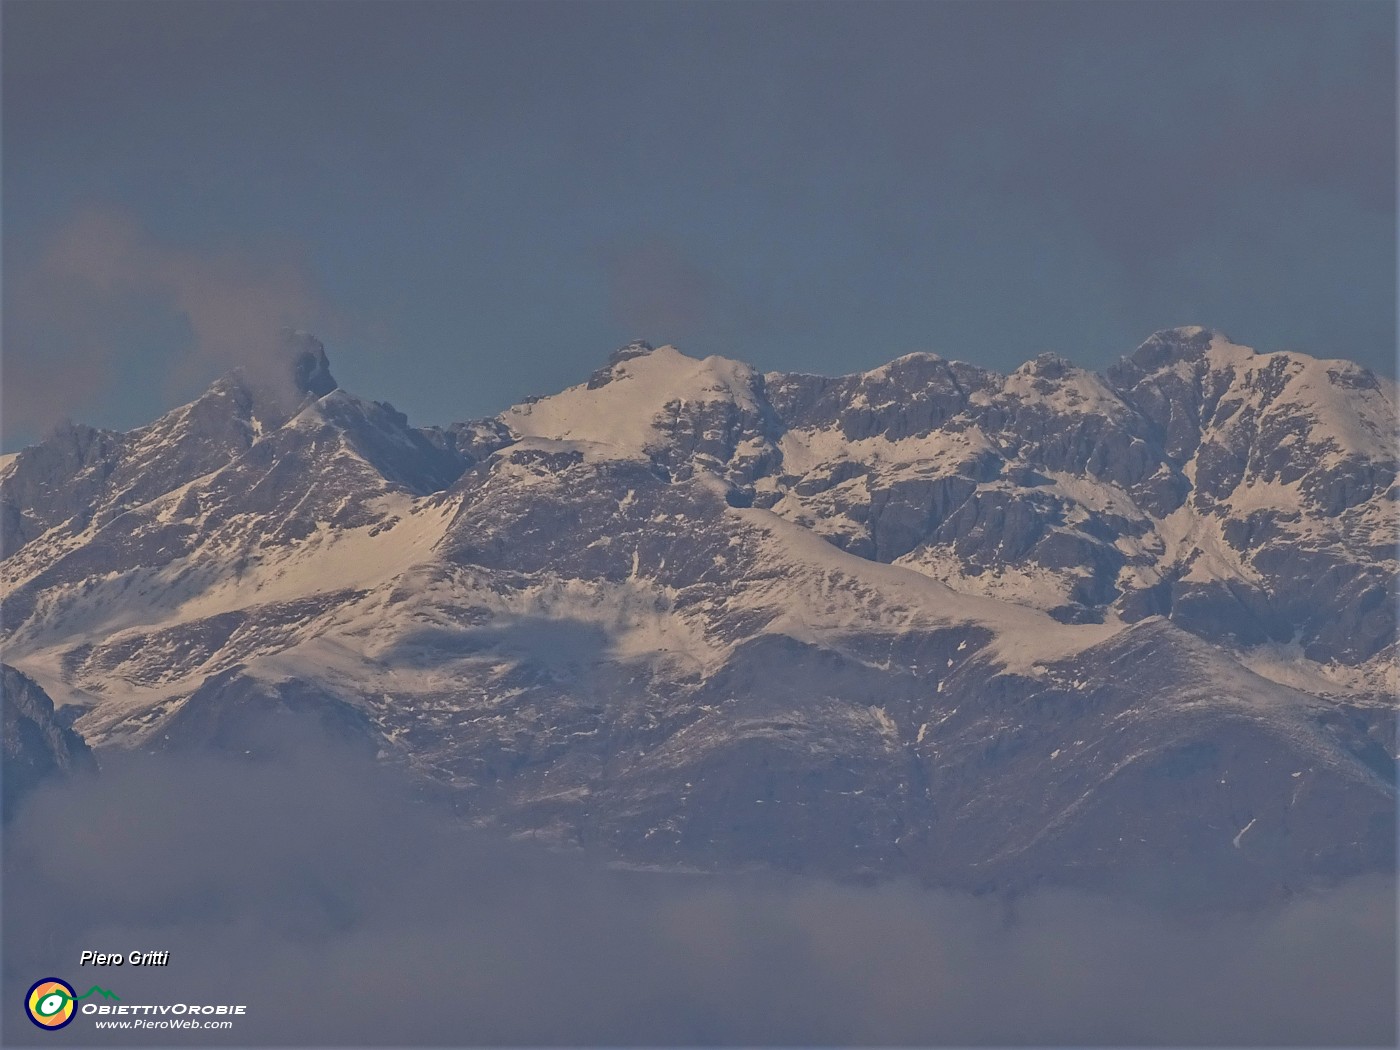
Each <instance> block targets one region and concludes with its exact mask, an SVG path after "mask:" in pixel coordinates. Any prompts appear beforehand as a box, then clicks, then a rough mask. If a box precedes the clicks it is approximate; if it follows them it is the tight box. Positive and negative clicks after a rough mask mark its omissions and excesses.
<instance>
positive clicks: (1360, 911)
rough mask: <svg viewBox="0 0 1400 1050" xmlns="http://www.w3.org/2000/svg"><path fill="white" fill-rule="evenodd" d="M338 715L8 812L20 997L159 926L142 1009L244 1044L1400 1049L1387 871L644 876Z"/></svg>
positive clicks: (12, 983)
mask: <svg viewBox="0 0 1400 1050" xmlns="http://www.w3.org/2000/svg"><path fill="white" fill-rule="evenodd" d="M284 728H285V727H284ZM314 736H315V734H314V733H308V735H307V736H306V738H304V739H303V738H301V737H298V736H296V734H295V733H293V734H292V735H291V736H290V737H289V736H287V734H285V733H283V734H281V736H280V738H279V739H280V741H281V744H282V746H283V747H284V749H285V752H284V757H283V758H282V759H277V760H272V761H266V762H262V763H258V764H253V763H237V762H234V761H232V760H229V759H217V758H211V757H210V756H207V755H200V756H192V757H190V758H188V759H180V758H173V757H165V758H161V757H158V756H155V757H153V756H149V755H144V756H140V758H139V760H135V761H130V762H128V763H127V764H125V765H124V766H121V765H114V767H113V768H109V769H107V770H106V771H105V772H104V774H103V776H102V778H101V779H100V780H95V781H91V782H82V781H77V782H73V783H70V784H67V785H65V786H59V787H53V788H49V789H43V790H41V791H40V792H39V793H38V794H36V795H34V796H32V797H31V799H30V800H29V803H28V804H27V805H26V806H25V807H24V808H23V809H22V810H21V811H20V813H19V815H18V817H17V819H16V821H15V822H14V823H13V824H12V825H11V826H10V828H9V829H7V833H6V841H5V847H6V849H5V856H6V879H5V883H6V884H5V889H6V893H5V899H4V907H5V913H4V918H5V946H6V955H5V982H6V988H5V994H6V995H8V996H10V997H11V1001H13V998H14V997H15V996H17V995H20V994H22V993H23V990H24V988H25V987H27V983H26V982H30V983H32V981H33V980H34V979H35V978H36V977H38V976H43V975H45V974H49V973H57V974H59V975H60V976H62V975H64V974H65V973H67V974H69V975H70V977H71V976H73V974H72V971H73V970H74V968H75V967H76V962H77V958H78V953H79V951H81V950H82V949H84V948H94V949H96V950H114V951H115V950H123V951H125V950H130V949H131V948H134V947H140V948H143V949H153V950H154V949H159V950H168V951H170V952H171V965H170V966H169V967H168V968H165V969H162V970H159V971H157V970H144V969H135V968H132V967H125V968H124V969H123V970H122V972H121V974H120V975H119V976H120V978H121V981H120V983H118V982H117V980H116V976H113V977H112V979H111V982H110V983H111V984H112V986H113V988H114V989H115V990H116V991H117V992H118V993H119V994H120V995H121V996H122V997H123V1001H126V1002H166V1001H174V1000H179V999H190V1000H191V1001H193V1000H194V998H195V997H204V998H210V1000H211V1001H216V1002H227V1001H238V1002H245V1003H247V1004H248V1007H249V1012H248V1015H247V1016H246V1017H245V1018H241V1019H240V1020H239V1022H238V1024H237V1025H236V1026H235V1030H233V1031H230V1032H228V1033H226V1036H225V1038H224V1042H226V1043H232V1044H236V1045H258V1044H261V1045H267V1044H273V1045H351V1044H357V1045H364V1044H385V1045H425V1044H431V1045H457V1046H462V1045H507V1044H517V1045H518V1044H532V1045H581V1044H584V1045H638V1044H647V1045H681V1044H686V1045H695V1044H700V1045H719V1044H726V1045H732V1044H746V1045H753V1044H760V1045H764V1044H766V1045H776V1044H802V1045H831V1044H841V1045H846V1044H855V1045H877V1044H884V1045H933V1044H943V1045H974V1044H993V1045H1024V1044H1036V1045H1090V1044H1096V1045H1117V1046H1127V1045H1140V1044H1145V1043H1153V1044H1158V1045H1161V1044H1166V1045H1172V1044H1176V1045H1314V1046H1321V1045H1346V1044H1350V1045H1370V1044H1374V1045H1393V1040H1394V1036H1395V1027H1394V1025H1395V1011H1394V1006H1395V997H1394V996H1395V953H1394V949H1395V932H1394V920H1395V900H1394V894H1393V883H1391V882H1389V881H1387V880H1382V879H1377V880H1376V881H1374V882H1358V883H1353V884H1350V885H1347V886H1343V887H1340V888H1338V889H1337V890H1335V891H1334V892H1331V893H1328V894H1322V895H1319V896H1316V897H1306V896H1305V897H1300V898H1298V899H1297V900H1295V901H1294V902H1292V903H1290V904H1288V905H1285V906H1281V907H1277V908H1273V909H1269V910H1264V911H1259V912H1257V913H1251V914H1235V915H1227V916H1215V917H1212V918H1210V919H1209V920H1206V919H1202V918H1200V917H1199V916H1197V917H1193V916H1189V915H1188V916H1182V915H1171V914H1164V913H1163V912H1161V911H1158V910H1153V909H1150V908H1146V907H1142V906H1138V905H1135V904H1132V903H1129V902H1125V901H1122V900H1113V899H1108V898H1103V897H1093V896H1086V895H1081V894H1075V893H1068V892H1049V891H1047V892H1043V893H1039V894H1036V895H1034V896H1031V897H1027V898H1022V899H1020V900H1018V901H1015V902H1014V903H1011V904H1008V903H1007V902H1004V901H998V900H995V899H992V898H973V897H968V896H965V895H961V894H953V893H941V892H930V891H926V890H923V889H920V888H918V887H915V886H910V885H885V886H880V887H874V888H869V887H864V888H863V887H854V886H843V885H835V884H831V883H828V882H823V881H819V880H815V879H796V878H759V877H747V878H740V877H732V876H731V877H702V876H679V875H677V876H658V875H644V874H639V873H619V872H613V871H607V870H603V869H601V868H599V867H598V866H596V865H595V864H593V863H590V862H589V861H587V860H585V859H584V858H582V857H580V856H579V855H577V854H568V853H545V852H534V851H530V850H525V849H514V848H509V847H508V846H506V845H505V844H504V843H501V842H498V841H495V840H492V839H488V838H485V837H483V836H481V835H478V834H471V833H468V832H466V831H465V830H463V829H462V828H461V827H460V826H459V825H457V824H456V823H455V821H453V820H451V819H449V818H448V817H446V816H445V815H444V814H443V813H442V812H440V811H439V810H437V809H436V808H435V807H433V806H432V805H429V804H426V803H424V802H422V801H421V800H420V801H414V793H413V791H412V790H411V789H410V788H408V787H407V786H406V785H403V784H399V783H396V782H394V781H393V779H392V778H391V777H389V776H388V775H387V774H385V773H384V771H383V770H382V769H377V770H376V769H366V768H363V767H362V766H361V765H359V764H358V761H357V760H353V759H350V758H347V757H345V756H341V755H336V754H331V753H328V752H326V751H325V750H324V749H323V748H322V747H320V746H318V745H317V744H316V743H315V742H314ZM113 761H114V760H112V759H109V764H112V763H113ZM157 1034H158V1033H157ZM205 1034H206V1033H202V1036H203V1035H205ZM65 1035H66V1037H67V1038H68V1041H69V1042H74V1041H77V1042H85V1041H94V1040H96V1038H97V1037H98V1036H99V1035H101V1036H102V1039H101V1041H102V1042H103V1043H109V1044H110V1043H113V1042H118V1039H117V1038H116V1037H115V1035H114V1034H113V1033H108V1032H103V1033H97V1032H95V1031H94V1030H93V1029H92V1028H91V1027H90V1026H88V1025H87V1024H86V1023H85V1022H80V1023H75V1024H74V1025H73V1026H72V1028H71V1029H70V1030H69V1031H68V1032H66V1033H65ZM6 1036H7V1039H8V1040H10V1041H15V1040H23V1039H26V1038H32V1039H33V1040H34V1042H35V1043H37V1042H39V1041H42V1040H44V1039H46V1038H50V1037H47V1036H45V1035H44V1034H43V1033H38V1032H36V1033H35V1034H33V1035H32V1037H31V1035H30V1033H29V1032H26V1031H23V1030H22V1029H21V1030H16V1027H15V1026H14V1023H13V1020H11V1022H10V1027H9V1030H8V1031H7V1032H6ZM207 1036H208V1038H207V1039H202V1041H203V1042H208V1043H210V1044H211V1045H213V1044H214V1043H215V1042H216V1041H217V1040H218V1039H219V1037H220V1033H207ZM137 1041H139V1042H141V1043H143V1044H149V1043H150V1042H152V1035H151V1034H150V1033H146V1034H143V1035H141V1038H140V1039H139V1040H137ZM171 1041H172V1042H178V1041H179V1040H178V1039H172V1040H171Z"/></svg>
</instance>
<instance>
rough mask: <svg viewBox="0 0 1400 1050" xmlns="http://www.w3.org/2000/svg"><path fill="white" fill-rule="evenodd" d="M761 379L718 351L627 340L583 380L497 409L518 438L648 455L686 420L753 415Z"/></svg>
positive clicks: (626, 455) (622, 454)
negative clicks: (704, 353) (708, 353)
mask: <svg viewBox="0 0 1400 1050" xmlns="http://www.w3.org/2000/svg"><path fill="white" fill-rule="evenodd" d="M761 386H762V379H761V377H759V376H758V375H757V374H756V373H755V372H754V370H753V369H752V368H750V367H749V366H748V365H745V364H741V363H740V362H738V361H732V360H730V359H728V358H724V357H707V358H704V359H703V360H701V359H697V358H694V357H690V356H688V355H686V354H684V353H682V352H681V351H680V350H677V349H676V348H675V347H674V346H660V347H656V348H654V349H653V348H650V347H649V344H646V343H631V344H628V346H626V347H623V348H622V349H621V350H620V351H618V352H616V353H614V354H613V356H612V358H611V359H610V363H609V364H608V366H607V367H606V368H604V369H603V370H601V371H600V372H598V373H595V374H594V376H593V378H591V379H590V380H589V381H588V382H587V383H584V384H581V385H579V386H575V387H570V388H569V389H568V390H565V391H563V392H562V393H559V394H555V395H554V396H552V397H545V398H540V399H539V400H536V401H532V402H528V403H525V404H520V405H516V406H515V407H514V408H511V409H509V410H508V411H506V412H504V413H502V414H501V416H500V419H501V422H502V423H504V424H505V425H506V426H507V427H508V428H509V429H510V431H511V433H512V434H514V435H515V436H516V437H518V438H537V439H545V440H551V441H566V442H582V443H587V444H592V445H597V446H606V447H607V448H609V449H611V450H613V452H614V453H615V454H616V455H617V456H618V457H619V458H640V459H646V458H649V457H650V456H651V455H652V453H653V452H654V451H656V450H657V449H658V448H660V447H661V446H662V445H663V444H664V443H666V441H667V439H668V438H670V437H674V436H675V433H676V431H677V430H678V429H681V430H683V429H686V426H685V420H687V419H689V420H692V421H694V420H695V419H696V418H697V416H705V415H711V414H714V412H718V414H720V415H723V416H726V417H729V418H731V420H732V418H734V417H739V416H742V417H747V418H751V419H756V418H757V417H758V415H759V414H760V401H761V397H762V395H761Z"/></svg>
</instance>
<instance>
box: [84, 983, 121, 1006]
mask: <svg viewBox="0 0 1400 1050" xmlns="http://www.w3.org/2000/svg"><path fill="white" fill-rule="evenodd" d="M93 992H96V993H97V994H98V995H100V996H102V998H104V999H115V1000H117V1002H121V996H119V995H118V994H117V993H116V992H113V991H109V990H108V989H106V988H99V987H98V986H97V985H95V984H94V985H93V986H92V987H91V988H89V989H88V990H87V991H85V992H84V993H83V994H82V995H75V996H73V999H74V1000H75V1001H76V1000H78V999H86V998H87V997H88V996H89V995H91V994H92V993H93Z"/></svg>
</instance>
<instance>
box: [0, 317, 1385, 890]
mask: <svg viewBox="0 0 1400 1050" xmlns="http://www.w3.org/2000/svg"><path fill="white" fill-rule="evenodd" d="M295 361H296V363H297V364H296V371H295V375H296V377H297V381H298V383H299V384H300V386H299V389H300V391H301V393H300V397H301V401H300V402H299V404H298V405H297V406H295V407H294V409H291V410H289V411H288V412H286V413H285V414H283V415H281V416H277V415H275V414H268V413H262V412H260V411H259V410H258V408H257V405H258V403H259V402H258V398H257V396H256V392H255V391H252V390H250V389H249V387H248V386H247V384H246V383H244V382H243V381H241V380H239V379H238V378H237V377H226V378H225V379H224V380H221V381H220V382H219V383H216V384H215V385H214V387H212V388H211V389H210V391H208V392H207V393H206V394H204V395H203V396H202V397H201V398H199V399H197V400H196V401H194V402H192V403H191V404H189V405H186V406H183V407H181V408H178V409H176V410H174V411H173V412H171V413H168V414H167V415H166V416H164V417H162V418H161V419H160V420H157V421H156V422H154V423H152V424H150V425H149V426H147V427H143V428H139V429H137V430H135V431H132V432H130V433H127V434H114V433H110V432H105V431H96V430H92V429H91V428H82V427H71V428H68V429H66V430H64V431H60V432H58V433H56V434H55V435H53V436H52V437H51V438H49V439H48V440H46V441H45V442H44V443H42V444H40V445H37V446H34V447H32V448H28V449H25V450H24V451H23V452H21V453H19V454H18V455H17V456H15V457H13V458H11V459H9V460H7V461H6V462H5V463H4V465H3V467H0V524H3V527H4V534H3V541H4V559H3V561H0V582H2V583H3V595H4V605H3V624H2V625H0V631H2V632H3V633H2V634H0V638H3V641H4V645H5V651H6V660H7V661H8V662H10V663H13V664H14V665H15V666H16V667H17V668H18V669H19V670H20V671H22V672H23V673H24V674H25V675H28V676H29V677H30V678H32V679H33V680H34V681H35V682H36V683H37V684H38V685H40V686H42V687H43V688H44V689H45V690H47V692H48V694H49V695H51V696H52V697H53V699H54V701H55V702H56V703H57V704H59V705H60V707H61V708H67V709H69V710H68V714H70V715H73V714H76V715H77V716H78V717H77V718H76V726H77V728H78V729H79V730H81V732H82V733H83V734H84V735H85V736H86V737H87V739H88V740H89V741H91V742H92V744H93V745H94V746H96V747H98V748H99V749H101V748H135V747H140V748H175V747H190V746H216V747H226V748H229V749H231V750H235V751H241V749H240V748H239V747H238V746H237V744H238V742H240V741H246V740H248V739H250V738H252V737H253V736H256V735H257V727H258V726H259V725H261V724H263V723H264V722H265V721H266V720H267V719H275V718H277V717H279V713H285V712H286V711H289V710H292V711H296V712H300V713H303V714H306V713H310V714H312V715H314V716H315V717H316V718H318V719H319V720H320V721H321V723H322V724H323V725H324V726H325V727H326V728H327V731H328V732H333V733H335V734H337V735H339V736H346V735H349V736H350V737H353V738H354V739H356V740H358V741H359V742H360V743H362V744H363V746H365V747H367V748H371V749H373V750H374V751H375V752H377V753H379V754H380V755H381V756H382V757H383V759H384V760H385V761H390V762H395V763H399V764H402V765H404V766H406V767H409V768H411V769H412V770H414V771H415V772H416V773H417V774H418V775H419V776H421V777H423V778H425V779H426V780H428V781H431V782H433V783H435V784H437V785H439V786H440V787H442V788H443V789H445V790H448V791H451V792H455V793H456V794H457V796H458V797H459V799H460V802H461V806H462V807H463V810H464V811H465V812H467V813H468V814H470V817H471V819H472V820H473V821H475V822H476V823H479V824H483V825H493V826H497V827H499V828H501V829H503V830H505V831H508V832H511V833H518V834H528V835H530V836H532V837H535V838H537V839H542V840H546V841H554V842H558V843H560V844H572V845H582V846H584V847H586V848H590V849H595V850H600V851H603V852H604V853H607V854H609V855H612V856H615V857H617V858H619V859H621V860H624V861H626V862H629V863H646V864H650V865H663V866H677V867H679V866H685V867H691V868H694V867H701V868H710V869H713V868H720V867H729V866H740V865H749V864H763V865H768V866H775V867H780V868H787V869H797V870H807V871H818V872H825V873H829V874H833V875H838V876H843V877H846V876H851V877H873V876H889V875H911V876H915V877H918V878H921V879H924V880H926V881H928V882H932V883H940V884H947V885H959V886H968V887H973V888H987V887H1012V888H1014V887H1020V886H1027V885H1030V884H1033V883H1036V882H1041V881H1050V882H1058V883H1062V884H1069V885H1099V884H1104V883H1106V882H1110V881H1115V880H1119V881H1121V880H1123V879H1128V880H1138V881H1140V882H1142V883H1143V884H1149V883H1150V884H1153V885H1161V884H1162V882H1163V880H1164V879H1165V880H1167V881H1171V880H1172V879H1176V878H1177V877H1180V878H1181V879H1182V880H1185V882H1186V883H1189V884H1191V885H1205V884H1209V885H1212V886H1215V887H1217V888H1218V889H1219V892H1221V893H1228V894H1235V895H1238V896H1241V897H1244V898H1247V899H1260V898H1264V897H1268V896H1272V895H1278V894H1283V893H1286V892H1291V891H1293V890H1294V889H1296V888H1298V887H1301V886H1306V885H1310V884H1315V883H1318V882H1321V881H1326V880H1328V879H1333V878H1337V877H1341V876H1344V875H1349V874H1354V873H1357V872H1363V871H1371V870H1379V869H1385V868H1390V867H1393V863H1394V856H1393V852H1394V840H1393V820H1394V805H1395V782H1394V759H1395V751H1394V715H1393V709H1392V705H1391V696H1392V693H1393V690H1394V688H1395V685H1396V682H1395V676H1394V659H1395V655H1396V653H1395V619H1394V615H1395V608H1396V578H1397V563H1396V557H1395V550H1396V540H1397V522H1396V514H1395V509H1394V508H1395V500H1396V488H1395V477H1396V469H1397V462H1396V454H1395V436H1396V410H1395V405H1396V397H1395V392H1394V387H1393V384H1391V383H1389V382H1386V381H1382V380H1379V379H1377V378H1376V377H1375V376H1374V375H1372V374H1371V373H1369V372H1367V371H1366V370H1364V369H1361V368H1359V367H1358V366H1356V365H1354V364H1351V363H1349V362H1346V361H1342V360H1333V361H1326V360H1318V359H1314V358H1311V357H1308V356H1306V355H1302V354H1294V353H1276V354H1257V353H1255V352H1254V351H1252V350H1250V349H1249V348H1247V347H1243V346H1239V345H1236V344H1234V343H1232V342H1230V341H1229V340H1228V339H1227V338H1225V337H1224V336H1223V335H1221V334H1219V333H1216V332H1211V331H1209V330H1205V329H1173V330H1170V331H1166V332H1159V333H1157V334H1155V335H1154V336H1152V337H1151V338H1149V339H1148V340H1147V341H1146V342H1144V343H1143V344H1142V346H1140V347H1139V348H1138V349H1137V350H1136V351H1134V352H1133V353H1132V354H1130V355H1129V356H1127V357H1125V358H1124V359H1122V360H1121V361H1120V362H1119V363H1118V364H1116V365H1115V366H1113V367H1112V368H1110V369H1108V370H1107V371H1106V372H1104V373H1102V374H1097V373H1093V372H1089V371H1086V370H1084V369H1080V368H1077V367H1076V366H1074V365H1073V364H1072V363H1070V362H1068V361H1066V360H1064V359H1062V358H1059V357H1055V356H1053V355H1043V356H1041V357H1039V358H1037V359H1035V360H1034V361H1032V362H1029V363H1027V364H1026V365H1024V366H1022V367H1021V368H1019V369H1017V370H1015V371H1014V372H1012V373H1011V374H1010V375H1001V374H999V373H996V372H994V371H991V370H988V369H984V368H979V367H977V366H975V365H970V364H965V363H961V362H956V361H948V360H944V359H943V358H940V357H937V356H934V355H931V354H913V355H909V356H906V357H902V358H899V359H897V360H895V361H892V362H890V363H889V364H887V365H884V366H882V367H880V368H876V369H872V370H870V371H867V372H862V373H857V374H853V375H847V376H839V377H825V376H811V375H799V374H789V373H768V374H763V373H760V372H758V371H756V370H755V369H753V368H752V367H750V366H748V365H746V364H743V363H741V362H738V361H734V360H730V359H727V358H723V357H708V358H704V359H697V358H693V357H689V356H687V355H685V354H684V353H682V352H681V351H679V350H677V349H676V348H674V347H670V346H660V347H654V348H653V347H651V346H650V345H649V344H645V343H632V344H629V345H628V346H626V347H624V348H622V349H621V350H620V351H618V352H616V353H614V354H613V355H612V356H611V358H610V359H609V361H608V363H607V365H605V367H604V368H603V369H601V370H599V371H598V372H596V373H594V375H593V376H592V377H591V378H590V379H588V380H587V381H585V382H584V383H581V384H580V385H578V386H575V387H572V388H570V389H568V390H565V391H562V392H560V393H558V394H555V395H553V396H550V397H544V398H539V399H535V400H533V401H531V402H527V403H525V404H521V405H517V406H514V407H512V408H510V409H508V410H506V411H505V412H503V413H501V414H500V415H499V416H498V417H496V418H494V419H487V420H477V421H472V422H464V423H459V424H454V425H453V426H450V427H446V428H418V427H413V426H411V425H410V424H409V422H408V420H407V419H406V418H405V417H404V416H403V414H402V413H399V412H397V411H396V410H395V409H394V408H393V407H392V406H390V405H387V404H384V403H381V402H374V401H366V400H363V399H361V398H359V397H356V396H355V395H353V394H350V393H349V392H347V391H345V390H343V389H340V388H338V387H337V386H336V385H335V382H334V379H333V378H332V377H331V374H330V369H329V364H328V362H327V361H326V358H325V353H324V349H323V348H321V347H320V344H319V343H315V342H314V341H306V342H304V343H303V344H301V346H300V349H299V350H298V356H296V358H295ZM1192 880H1195V881H1192ZM1202 880H1204V881H1202Z"/></svg>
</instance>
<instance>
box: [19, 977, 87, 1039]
mask: <svg viewBox="0 0 1400 1050" xmlns="http://www.w3.org/2000/svg"><path fill="white" fill-rule="evenodd" d="M76 994H77V993H76V992H74V991H73V986H72V985H71V984H69V983H68V982H67V981H60V980H59V979H58V978H57V977H45V978H44V979H43V980H42V981H35V982H34V985H33V987H31V988H30V989H29V994H28V995H26V996H25V997H24V1012H25V1013H27V1014H28V1015H29V1019H30V1020H31V1021H33V1022H34V1023H35V1024H37V1025H38V1026H39V1027H40V1028H49V1029H53V1028H62V1027H63V1026H64V1025H66V1024H67V1023H68V1022H69V1021H71V1020H73V1014H74V1013H76V1012H77V1011H76V1009H75V1005H76V1004H74V1002H73V997H74V995H76Z"/></svg>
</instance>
